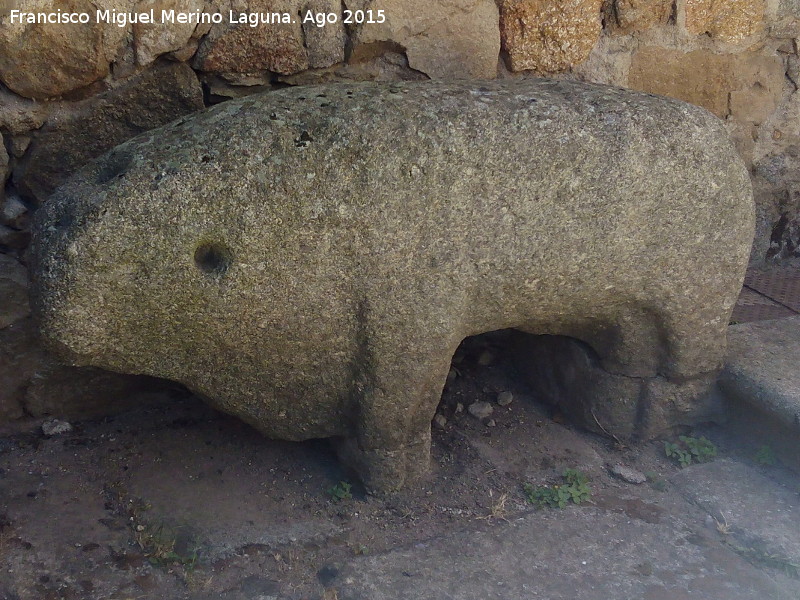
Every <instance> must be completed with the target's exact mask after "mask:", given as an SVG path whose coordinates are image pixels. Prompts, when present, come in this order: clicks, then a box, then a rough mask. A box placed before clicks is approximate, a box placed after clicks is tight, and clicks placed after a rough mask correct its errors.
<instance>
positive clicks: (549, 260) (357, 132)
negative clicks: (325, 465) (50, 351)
mask: <svg viewBox="0 0 800 600" xmlns="http://www.w3.org/2000/svg"><path fill="white" fill-rule="evenodd" d="M531 148H536V149H537V151H536V152H531ZM36 219H37V223H36V233H35V240H34V247H33V250H32V260H33V263H32V264H33V282H34V283H33V287H32V291H33V298H34V301H33V307H34V312H35V314H36V315H37V317H38V319H39V323H40V326H41V331H42V333H43V335H44V337H45V338H46V339H47V340H49V343H50V344H51V346H52V347H53V348H54V349H56V350H58V351H60V352H61V353H62V355H63V356H64V357H65V358H67V359H69V360H71V361H72V362H73V363H75V364H82V365H87V364H91V365H94V366H97V367H102V368H106V369H110V370H115V371H121V372H128V373H141V374H148V375H153V376H157V377H164V378H167V379H172V380H175V381H179V382H181V383H184V384H185V385H187V386H188V387H189V388H190V389H192V390H193V391H195V392H197V393H198V394H200V395H201V396H203V397H205V398H206V399H207V400H208V401H209V402H210V403H211V404H213V405H214V406H216V407H218V408H219V409H221V410H223V411H226V412H229V413H232V414H235V415H238V416H239V417H241V418H242V419H244V420H246V421H247V422H249V423H251V424H253V425H254V426H255V427H257V428H258V429H260V430H261V431H262V432H264V433H265V434H267V435H269V436H273V437H278V438H286V439H293V440H300V439H308V438H320V437H332V438H336V439H337V440H339V448H340V451H341V455H342V456H343V457H344V458H345V459H347V460H349V461H351V464H353V465H355V466H356V467H357V468H358V469H359V472H360V473H361V476H362V477H363V479H364V480H365V482H366V484H367V486H368V487H369V488H370V489H391V488H393V487H397V486H400V485H402V484H403V483H404V482H405V481H406V480H410V479H412V478H413V477H414V476H416V475H418V474H419V473H421V472H423V471H424V470H425V468H426V467H427V462H428V456H429V454H428V453H429V437H430V422H431V419H432V417H433V415H434V412H435V409H436V406H437V404H438V402H439V398H440V394H441V391H442V387H443V385H444V382H445V378H446V376H447V373H448V370H449V366H450V359H451V357H452V355H453V353H454V351H455V350H456V348H457V347H458V345H459V343H460V342H461V341H462V340H463V339H464V338H465V337H467V336H470V335H474V334H477V333H481V332H486V331H494V330H498V329H505V328H516V329H519V330H521V331H524V332H526V333H532V334H555V335H565V336H570V337H574V338H576V339H578V340H581V341H582V342H584V343H585V344H586V345H588V347H590V348H592V351H593V352H594V356H595V357H596V361H595V364H594V366H595V367H596V368H598V369H601V370H602V371H603V372H605V373H608V374H611V375H615V376H617V375H619V376H622V377H616V379H613V378H612V379H611V380H609V381H611V383H606V384H604V385H606V387H605V388H604V391H603V392H602V394H603V398H604V399H605V400H604V401H605V402H606V403H608V406H606V407H605V408H604V412H603V414H602V418H603V426H604V427H605V428H606V429H607V430H608V431H611V432H614V433H615V434H617V435H620V436H631V437H635V436H642V437H647V436H650V435H654V434H656V433H658V432H661V431H664V430H666V429H668V428H669V427H671V426H673V425H675V424H677V423H679V422H684V421H690V420H691V419H692V418H693V415H695V414H696V411H693V410H692V408H693V407H694V406H695V405H696V403H697V402H699V396H700V395H701V392H702V391H703V390H705V389H706V387H707V384H708V380H709V379H711V378H713V376H714V374H715V373H716V370H717V369H718V368H719V367H720V364H721V360H722V356H723V353H724V346H725V335H726V328H727V323H728V319H729V315H730V312H731V309H732V308H733V305H734V303H735V302H736V299H737V296H738V293H739V290H740V288H741V282H742V278H743V275H744V267H745V264H746V262H747V257H748V253H749V249H750V244H751V241H752V234H753V202H752V194H751V191H750V180H749V177H748V174H747V171H746V169H745V168H744V166H743V165H742V163H741V160H740V159H739V158H738V156H737V155H736V152H735V149H734V148H733V146H732V144H731V143H730V141H729V140H728V139H727V136H726V134H725V130H724V128H723V125H722V123H721V122H720V121H718V120H717V119H716V118H715V117H713V116H712V115H711V114H710V113H708V112H707V111H705V110H702V109H699V108H696V107H693V106H691V105H688V104H685V103H682V102H678V101H675V100H670V99H666V98H658V97H654V96H650V95H646V94H640V93H635V92H630V91H625V90H621V89H617V88H610V87H604V86H592V85H585V84H578V83H571V82H558V81H551V80H511V81H507V82H502V83H499V82H488V83H484V84H481V85H480V86H476V85H475V84H462V85H459V84H444V83H437V82H423V83H393V84H381V85H379V84H337V85H328V86H313V87H306V88H301V89H297V88H292V89H284V90H280V91H278V92H272V93H269V94H264V95H260V96H250V97H248V98H246V99H242V100H233V101H230V102H226V103H224V104H221V105H218V106H216V107H214V108H212V109H210V110H207V111H204V112H201V113H199V114H197V115H195V116H193V117H188V118H185V119H181V120H180V121H178V122H175V123H173V124H171V125H169V126H167V127H164V128H162V129H160V130H158V131H157V132H154V133H151V134H145V135H142V136H140V137H139V138H137V139H135V140H132V141H130V142H128V143H126V144H123V145H121V146H119V147H118V148H116V149H114V150H113V151H112V152H110V153H108V154H106V155H105V156H104V157H102V158H100V159H98V160H96V161H93V162H92V163H90V164H89V165H87V166H86V167H85V168H84V169H82V170H81V171H80V173H78V174H76V175H75V176H74V177H73V178H72V179H71V180H70V181H69V182H68V183H66V184H65V185H64V186H62V187H61V188H60V189H59V191H58V192H56V194H54V195H53V197H52V198H51V200H50V202H48V203H47V204H45V206H44V207H43V208H42V209H40V210H39V211H38V212H37V215H36ZM632 377H633V378H640V379H643V380H647V381H648V382H650V383H651V384H652V385H647V386H644V387H643V388H641V390H640V391H639V393H637V395H636V397H632V396H631V394H630V393H628V391H629V386H627V384H624V382H625V380H626V379H629V378H632ZM614 381H616V382H617V383H616V384H615V383H614ZM662 381H663V382H666V383H669V384H670V385H671V386H672V387H673V388H675V389H672V388H670V389H669V390H665V386H664V385H662V383H661V382H662ZM698 381H699V382H700V383H698ZM619 382H623V383H619ZM609 386H610V387H609ZM615 386H616V387H615ZM642 390H643V391H642ZM614 391H616V392H618V393H612V392H614ZM664 404H666V405H667V406H664ZM700 412H702V411H700ZM634 415H635V418H634ZM651 415H652V418H650V416H651Z"/></svg>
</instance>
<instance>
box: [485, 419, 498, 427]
mask: <svg viewBox="0 0 800 600" xmlns="http://www.w3.org/2000/svg"><path fill="white" fill-rule="evenodd" d="M486 426H487V427H496V426H497V421H495V420H494V419H489V420H488V421H486Z"/></svg>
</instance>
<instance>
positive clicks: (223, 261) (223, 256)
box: [194, 242, 233, 275]
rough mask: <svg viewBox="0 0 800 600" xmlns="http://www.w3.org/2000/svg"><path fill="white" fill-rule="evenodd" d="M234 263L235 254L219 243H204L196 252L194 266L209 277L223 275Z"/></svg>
mask: <svg viewBox="0 0 800 600" xmlns="http://www.w3.org/2000/svg"><path fill="white" fill-rule="evenodd" d="M232 261H233V253H232V252H231V251H230V249H229V248H228V247H227V246H226V245H225V244H221V243H218V242H203V243H202V244H200V245H199V246H198V247H197V249H196V250H195V251H194V264H195V265H197V268H198V269H200V270H201V271H203V272H204V273H207V274H209V275H222V274H224V273H225V271H227V270H228V267H230V266H231V262H232Z"/></svg>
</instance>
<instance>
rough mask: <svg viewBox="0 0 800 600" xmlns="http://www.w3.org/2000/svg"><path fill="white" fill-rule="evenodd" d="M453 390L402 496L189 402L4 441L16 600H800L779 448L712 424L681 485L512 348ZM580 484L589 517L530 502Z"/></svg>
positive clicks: (488, 348)
mask: <svg viewBox="0 0 800 600" xmlns="http://www.w3.org/2000/svg"><path fill="white" fill-rule="evenodd" d="M452 375H453V376H454V377H453V378H452V379H451V380H450V381H449V383H448V386H447V388H446V390H445V393H444V396H443V399H442V403H441V405H440V408H439V414H440V415H441V416H442V417H444V419H446V423H444V424H443V426H441V421H442V419H439V421H440V424H439V425H437V426H434V428H433V460H432V471H431V474H430V476H429V477H428V478H427V480H426V481H423V482H422V483H421V484H420V485H419V486H417V487H415V488H413V489H409V490H407V491H405V492H403V493H401V494H398V495H396V496H393V497H390V498H375V497H371V496H367V495H365V494H364V491H363V489H361V488H360V487H359V485H358V483H357V481H356V480H354V479H353V478H352V477H351V475H350V474H349V473H347V472H345V471H344V470H343V469H342V467H341V466H340V465H339V464H338V462H337V460H336V457H335V455H334V454H333V452H332V450H331V449H330V447H329V445H328V443H327V442H325V441H310V442H305V443H288V442H279V441H272V440H267V439H265V438H263V437H262V436H261V435H259V434H258V433H257V432H255V431H254V430H252V429H251V428H249V427H248V426H246V425H244V424H243V423H241V422H240V421H238V420H236V419H235V418H232V417H229V416H226V415H223V414H220V413H218V412H215V411H214V410H212V409H210V408H208V407H206V406H205V405H204V404H202V403H201V402H199V401H198V400H197V399H195V398H193V397H191V396H190V395H188V394H187V393H185V392H183V391H181V390H177V389H176V390H175V391H174V393H171V394H165V395H161V396H154V397H143V398H142V405H141V406H140V407H138V408H136V409H134V410H132V411H129V412H127V413H124V414H120V415H116V416H113V417H106V418H103V419H98V420H90V421H84V422H79V423H73V424H72V425H73V430H72V431H70V432H67V433H62V434H58V435H54V436H52V437H47V436H45V435H43V433H42V431H41V428H40V423H37V424H30V423H29V424H27V425H26V426H25V427H17V428H16V429H14V430H11V429H7V430H5V431H3V432H0V599H3V600H12V599H13V600H29V599H30V600H51V599H62V598H63V599H84V598H85V599H92V600H94V599H119V600H122V599H133V598H136V599H141V598H144V599H149V598H153V599H155V598H159V599H161V598H170V599H184V598H186V599H192V600H206V599H208V600H211V599H216V598H222V599H225V600H244V599H261V600H272V599H278V598H280V599H297V600H299V599H324V600H334V599H341V600H344V599H347V598H350V599H357V598H359V599H360V598H363V599H371V600H372V599H379V598H437V599H438V598H550V599H556V598H592V599H593V598H597V599H600V598H604V599H615V598H646V599H650V600H658V599H664V600H665V599H667V598H669V599H670V600H673V599H681V598H705V599H708V598H720V599H723V598H724V599H725V600H731V599H737V598H741V599H746V598H753V599H755V598H759V599H760V598H765V599H771V598H787V599H788V598H794V599H796V598H800V478H799V477H798V476H797V474H796V473H795V472H793V471H792V470H789V469H787V468H786V467H785V466H784V465H781V464H780V463H779V462H778V461H777V460H775V458H774V457H773V456H772V455H771V453H770V452H769V448H768V447H767V448H766V449H765V448H764V447H763V445H764V441H763V440H760V439H757V438H756V437H752V438H751V437H748V439H743V438H741V437H738V438H737V437H735V436H734V435H733V434H732V433H731V432H728V431H727V430H726V429H725V428H724V427H720V426H708V427H705V428H702V429H700V430H697V431H695V432H691V435H693V436H695V437H699V436H701V435H705V436H708V438H710V439H711V441H712V442H713V443H714V444H715V446H716V448H717V449H718V456H717V457H716V459H715V460H714V461H713V462H709V463H706V464H699V465H693V466H689V467H688V468H684V469H681V468H680V467H679V466H678V465H677V464H675V463H674V462H673V461H672V460H671V459H668V458H667V457H666V456H665V452H664V442H663V441H658V442H652V443H649V444H646V445H642V446H638V447H624V446H622V445H620V444H618V443H617V442H615V441H614V440H613V439H608V438H606V437H603V436H598V435H593V434H588V433H585V432H581V431H580V430H578V429H576V428H574V427H573V426H571V425H570V424H569V423H568V422H567V421H566V419H565V418H564V417H563V416H562V415H560V414H559V413H557V412H555V413H554V412H553V411H552V410H551V409H550V408H548V407H547V406H544V405H543V404H541V403H539V402H537V399H536V398H533V397H531V395H530V393H529V392H528V390H527V389H526V388H525V387H524V386H523V385H522V384H521V383H519V381H520V378H519V377H516V376H515V374H514V372H513V369H512V368H511V367H510V363H509V362H508V361H507V360H506V358H505V356H504V353H503V349H502V348H499V347H493V346H492V342H491V338H485V339H483V338H481V339H473V340H470V341H468V343H467V344H466V346H464V347H462V349H461V350H460V351H459V353H457V355H456V359H455V362H454V370H453V372H452ZM501 392H511V394H512V395H513V400H512V401H511V403H510V404H508V405H506V406H500V405H498V404H497V402H496V400H497V397H498V394H499V393H501ZM478 400H481V401H487V402H491V403H492V405H493V412H492V414H491V415H490V416H489V417H488V418H485V419H483V420H479V419H477V418H476V417H474V416H472V415H471V414H470V413H469V411H468V410H467V407H468V406H469V405H470V404H472V403H473V402H475V401H478ZM617 463H621V464H624V465H627V466H630V467H632V468H634V469H635V470H636V471H638V472H640V473H642V474H646V475H647V479H648V481H647V482H645V483H642V484H638V485H637V484H632V483H628V482H625V481H622V480H621V479H619V478H617V477H615V476H613V475H612V474H611V473H610V470H609V467H610V466H612V465H614V464H617ZM567 468H571V469H576V470H578V471H580V472H581V473H584V474H585V475H586V476H587V477H588V478H589V484H588V485H589V486H590V488H591V498H590V500H589V501H587V502H584V503H582V504H581V505H580V506H575V505H572V504H570V505H569V506H568V507H567V508H563V509H560V508H537V507H536V506H534V505H532V504H530V503H529V502H528V501H527V499H526V491H525V487H524V486H525V484H526V483H528V484H532V485H533V486H545V485H553V484H559V483H563V479H562V473H563V471H564V469H567ZM345 484H352V487H351V488H350V489H349V491H348V490H347V485H345Z"/></svg>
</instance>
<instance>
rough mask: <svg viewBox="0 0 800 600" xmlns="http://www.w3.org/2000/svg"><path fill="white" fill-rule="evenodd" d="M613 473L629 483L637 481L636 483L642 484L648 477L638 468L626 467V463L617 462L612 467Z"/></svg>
mask: <svg viewBox="0 0 800 600" xmlns="http://www.w3.org/2000/svg"><path fill="white" fill-rule="evenodd" d="M611 474H612V475H613V476H614V477H617V478H619V479H622V481H626V482H628V483H635V484H636V485H639V484H642V483H644V482H645V481H647V477H646V476H645V474H644V473H641V472H639V471H637V470H636V469H632V468H631V467H626V466H625V465H620V464H616V465H614V466H613V467H611Z"/></svg>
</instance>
